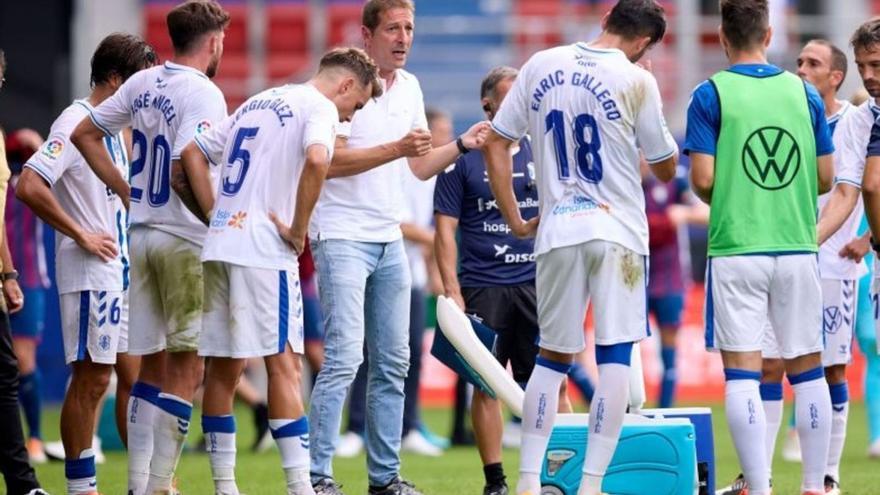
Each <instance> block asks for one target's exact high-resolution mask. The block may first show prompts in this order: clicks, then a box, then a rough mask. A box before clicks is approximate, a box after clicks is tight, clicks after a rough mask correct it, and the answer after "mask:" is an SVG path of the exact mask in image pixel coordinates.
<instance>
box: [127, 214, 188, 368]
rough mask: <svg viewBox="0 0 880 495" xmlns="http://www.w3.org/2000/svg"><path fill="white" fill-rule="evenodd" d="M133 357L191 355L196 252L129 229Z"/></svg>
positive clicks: (175, 240) (146, 230)
mask: <svg viewBox="0 0 880 495" xmlns="http://www.w3.org/2000/svg"><path fill="white" fill-rule="evenodd" d="M129 239H130V246H131V247H130V249H129V251H130V255H131V287H130V288H129V291H130V292H131V295H130V298H131V301H132V302H133V303H132V304H131V323H130V324H129V326H130V332H129V352H130V353H131V354H133V355H138V356H141V355H146V354H153V353H156V352H159V351H162V350H166V349H167V350H168V351H169V352H186V351H196V350H198V346H199V332H200V331H201V329H202V301H203V299H204V289H203V285H202V263H201V261H200V260H199V256H200V254H201V250H202V249H201V247H199V246H198V245H197V244H194V243H192V242H189V241H187V240H185V239H182V238H180V237H177V236H175V235H171V234H168V233H166V232H162V231H160V230H156V229H154V228H150V227H135V228H133V229H131V231H130V234H129Z"/></svg>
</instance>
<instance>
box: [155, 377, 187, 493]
mask: <svg viewBox="0 0 880 495" xmlns="http://www.w3.org/2000/svg"><path fill="white" fill-rule="evenodd" d="M157 406H158V409H157V411H156V416H155V418H154V428H153V457H152V459H151V461H150V479H149V481H148V482H147V493H148V494H149V493H153V492H156V491H159V492H164V491H167V490H170V489H171V479H172V478H173V477H174V470H175V469H176V468H177V461H179V460H180V453H181V451H182V450H183V444H184V443H185V442H186V435H187V433H188V432H189V421H190V418H191V417H192V404H191V403H189V402H187V401H185V400H183V399H181V398H180V397H177V396H175V395H172V394H165V393H160V394H159V400H158V403H157Z"/></svg>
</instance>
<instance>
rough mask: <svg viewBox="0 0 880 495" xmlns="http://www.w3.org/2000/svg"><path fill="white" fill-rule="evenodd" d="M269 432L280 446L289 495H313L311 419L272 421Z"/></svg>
mask: <svg viewBox="0 0 880 495" xmlns="http://www.w3.org/2000/svg"><path fill="white" fill-rule="evenodd" d="M269 430H271V431H272V438H274V439H275V443H276V444H278V451H279V453H280V454H281V468H282V469H283V470H284V478H285V479H286V480H287V493H288V494H291V495H294V494H295V495H313V494H314V491H313V490H312V483H311V479H310V476H309V466H310V463H311V461H310V459H309V418H308V417H307V416H303V417H301V418H299V419H296V420H294V419H270V420H269Z"/></svg>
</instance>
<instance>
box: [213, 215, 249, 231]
mask: <svg viewBox="0 0 880 495" xmlns="http://www.w3.org/2000/svg"><path fill="white" fill-rule="evenodd" d="M246 219H247V212H246V211H238V212H235V213H233V212H231V211H229V210H219V211H217V212H216V213H214V216H213V217H212V218H211V228H212V229H223V228H225V227H232V228H234V229H239V230H242V229H244V222H245V220H246Z"/></svg>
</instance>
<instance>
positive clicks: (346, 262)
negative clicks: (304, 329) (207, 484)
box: [309, 239, 411, 486]
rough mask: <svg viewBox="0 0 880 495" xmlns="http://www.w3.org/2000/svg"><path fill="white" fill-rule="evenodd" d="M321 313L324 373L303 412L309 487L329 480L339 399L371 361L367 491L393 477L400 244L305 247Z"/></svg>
mask: <svg viewBox="0 0 880 495" xmlns="http://www.w3.org/2000/svg"><path fill="white" fill-rule="evenodd" d="M312 252H313V253H314V257H315V267H316V268H317V271H318V287H319V291H320V296H321V308H322V310H323V313H324V366H323V368H321V372H320V373H318V379H317V382H316V383H315V388H314V390H313V391H312V404H311V408H310V411H309V424H310V437H311V438H310V454H311V471H312V481H313V482H317V481H318V480H320V479H321V478H327V477H332V476H333V467H332V461H333V451H334V448H335V444H336V439H337V437H338V436H339V427H340V424H341V422H342V408H343V407H344V405H345V396H346V394H347V393H348V389H349V387H350V386H351V383H352V381H353V380H354V377H355V374H356V373H357V369H358V366H360V364H361V362H362V361H363V346H364V341H365V340H364V337H365V336H366V345H367V351H368V352H369V354H370V360H369V369H368V372H367V423H366V428H365V431H364V439H365V443H366V450H367V474H368V476H369V482H370V485H373V486H382V485H387V484H388V483H390V482H391V481H392V480H393V479H394V478H395V477H396V476H397V475H398V472H399V471H400V454H399V452H400V436H401V430H402V425H403V403H404V391H403V389H404V386H403V384H404V380H405V379H406V375H407V370H408V368H409V304H410V285H411V280H410V272H409V264H408V262H407V258H406V253H405V252H404V250H403V241H395V242H390V243H367V242H356V241H346V240H337V239H329V240H322V241H317V242H314V243H312Z"/></svg>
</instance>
